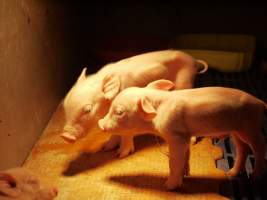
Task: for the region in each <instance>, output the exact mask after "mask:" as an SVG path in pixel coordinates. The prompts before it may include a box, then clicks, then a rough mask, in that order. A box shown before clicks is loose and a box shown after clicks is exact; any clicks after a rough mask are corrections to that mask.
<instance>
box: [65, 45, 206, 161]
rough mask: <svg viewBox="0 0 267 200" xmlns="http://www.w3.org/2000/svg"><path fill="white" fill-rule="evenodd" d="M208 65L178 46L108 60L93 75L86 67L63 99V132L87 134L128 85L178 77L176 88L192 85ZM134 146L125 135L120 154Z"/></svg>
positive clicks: (70, 137)
mask: <svg viewBox="0 0 267 200" xmlns="http://www.w3.org/2000/svg"><path fill="white" fill-rule="evenodd" d="M200 63H201V64H200ZM201 66H202V69H201ZM207 68H208V66H207V64H206V63H205V62H204V61H199V60H195V59H194V58H192V57H191V56H190V55H188V54H186V53H183V52H181V51H176V50H165V51H156V52H150V53H145V54H141V55H137V56H133V57H130V58H127V59H123V60H121V61H119V62H115V63H111V64H108V65H106V66H104V67H103V68H102V69H101V70H99V71H98V72H97V73H96V74H93V75H89V76H86V68H85V69H83V71H82V73H81V75H80V76H79V78H78V80H77V82H76V84H75V85H74V86H73V87H72V89H71V90H70V91H69V93H68V94H67V95H66V97H65V99H64V101H63V107H64V110H65V115H66V125H65V127H64V130H63V133H62V135H61V136H62V137H63V138H64V139H66V140H68V141H76V140H77V139H79V138H81V137H83V136H85V134H87V132H88V131H89V130H90V128H92V127H93V126H94V125H95V124H97V121H98V120H99V119H100V118H102V117H104V116H105V114H106V113H107V112H108V109H109V106H110V103H111V102H112V100H113V99H114V98H115V96H116V95H117V94H118V93H119V92H120V91H122V90H124V89H125V88H127V87H131V86H138V87H145V86H146V85H147V84H148V83H150V82H152V81H155V80H159V79H168V80H171V81H175V88H176V89H184V88H192V87H193V84H194V79H195V76H196V74H197V73H203V72H205V71H206V70H207ZM119 142H120V138H118V137H112V138H111V140H110V141H109V142H108V143H107V145H106V147H105V148H106V149H107V150H108V149H113V148H114V147H115V146H116V145H117V144H118V143H119ZM125 144H127V145H125ZM128 144H131V145H128ZM126 147H128V148H126ZM133 150H134V145H133V139H132V138H130V137H126V138H124V137H122V138H121V145H120V149H119V152H118V153H119V156H120V157H124V156H127V155H128V154H129V153H130V152H132V151H133Z"/></svg>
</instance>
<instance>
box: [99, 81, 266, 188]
mask: <svg viewBox="0 0 267 200" xmlns="http://www.w3.org/2000/svg"><path fill="white" fill-rule="evenodd" d="M171 87H173V83H172V82H170V81H167V80H158V81H155V82H152V83H150V84H149V85H148V86H147V87H146V88H137V87H133V88H128V89H125V90H123V91H122V92H121V93H120V94H118V96H117V97H116V98H115V99H114V100H113V102H112V104H111V107H110V110H109V112H108V114H107V115H106V116H105V117H104V118H103V119H101V120H99V126H100V128H101V129H102V130H104V131H109V132H110V133H111V134H120V135H122V136H124V137H126V136H129V137H132V136H133V135H137V134H142V133H154V134H156V135H159V136H161V137H163V138H164V139H165V140H166V142H167V143H168V145H169V152H170V158H169V168H170V174H169V178H168V180H167V182H166V186H167V188H168V189H174V188H176V187H179V186H181V185H182V180H183V175H184V173H185V166H186V164H188V153H189V151H188V149H189V140H190V137H191V136H211V137H221V136H225V135H229V134H230V135H231V136H232V137H233V141H234V144H235V147H236V160H235V164H234V166H233V168H232V169H231V170H230V171H229V172H228V174H229V175H230V176H235V175H237V174H238V172H240V171H242V170H244V167H245V160H246V157H247V154H248V151H249V147H250V148H251V150H252V152H253V154H254V156H255V166H254V171H253V177H258V176H260V175H261V174H262V173H263V171H264V153H265V142H264V138H263V135H262V133H261V130H262V127H263V119H264V110H265V109H267V105H266V104H265V103H264V102H262V101H261V100H259V99H257V98H255V97H253V96H252V95H250V94H248V93H245V92H243V91H240V90H237V89H230V88H223V87H204V88H198V89H186V90H179V91H171V92H170V91H163V90H167V89H169V88H171ZM158 89H161V90H158Z"/></svg>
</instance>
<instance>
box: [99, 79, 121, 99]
mask: <svg viewBox="0 0 267 200" xmlns="http://www.w3.org/2000/svg"><path fill="white" fill-rule="evenodd" d="M120 85H121V82H120V78H119V77H118V76H116V75H107V76H106V77H105V78H104V79H103V82H102V92H103V93H104V97H105V99H107V100H112V99H113V98H114V97H115V96H116V95H117V94H118V93H119V91H120Z"/></svg>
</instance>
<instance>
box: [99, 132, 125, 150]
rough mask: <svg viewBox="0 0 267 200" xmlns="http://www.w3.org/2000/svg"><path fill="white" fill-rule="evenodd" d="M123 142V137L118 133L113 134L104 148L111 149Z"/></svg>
mask: <svg viewBox="0 0 267 200" xmlns="http://www.w3.org/2000/svg"><path fill="white" fill-rule="evenodd" d="M120 142H121V138H120V136H118V135H112V136H111V137H110V139H109V141H108V142H107V143H106V144H105V145H104V147H103V150H104V151H111V150H113V149H115V148H116V147H117V146H119V144H120Z"/></svg>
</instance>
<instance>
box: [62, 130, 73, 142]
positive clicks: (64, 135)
mask: <svg viewBox="0 0 267 200" xmlns="http://www.w3.org/2000/svg"><path fill="white" fill-rule="evenodd" d="M60 136H61V137H62V138H63V139H64V140H66V141H68V142H75V141H76V140H77V138H76V137H75V136H74V135H71V134H70V133H67V132H64V133H62V134H61V135H60Z"/></svg>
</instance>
